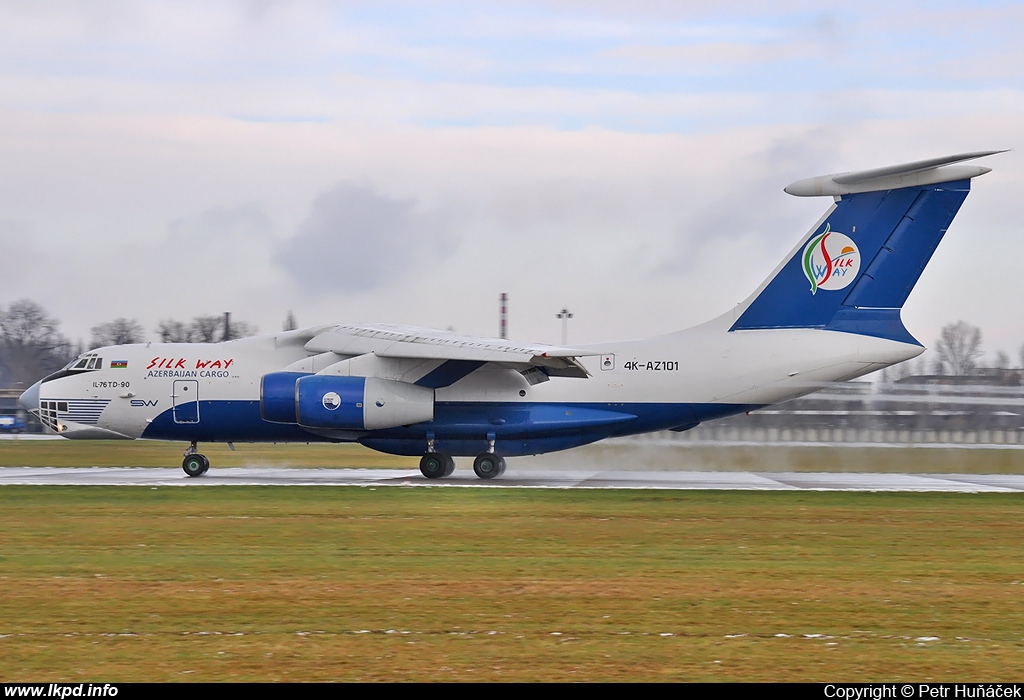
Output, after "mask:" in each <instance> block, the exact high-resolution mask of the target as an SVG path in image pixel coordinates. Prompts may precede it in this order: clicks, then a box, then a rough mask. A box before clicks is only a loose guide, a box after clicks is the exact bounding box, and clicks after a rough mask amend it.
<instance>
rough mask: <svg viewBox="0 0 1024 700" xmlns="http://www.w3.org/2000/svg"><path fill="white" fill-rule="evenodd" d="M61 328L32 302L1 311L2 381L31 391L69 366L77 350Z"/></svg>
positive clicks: (0, 357) (0, 366)
mask: <svg viewBox="0 0 1024 700" xmlns="http://www.w3.org/2000/svg"><path fill="white" fill-rule="evenodd" d="M59 326H60V323H59V322H58V321H57V320H55V319H52V318H50V317H49V316H47V315H46V311H44V310H43V307H42V306H40V305H39V304H37V303H36V302H34V301H31V300H29V299H21V300H20V301H16V302H14V303H12V304H11V305H10V307H9V308H7V309H6V310H5V309H3V308H0V381H2V382H3V383H4V384H6V385H9V386H14V387H28V386H29V385H31V384H32V383H34V382H35V381H36V380H37V379H42V378H43V377H45V376H46V375H47V374H50V373H51V372H54V371H56V370H58V369H60V368H61V367H63V366H64V365H65V364H67V362H68V361H69V360H71V359H72V358H73V357H74V350H73V348H72V347H71V343H70V342H69V341H68V339H67V338H65V337H64V336H63V335H61V333H60V332H59V331H58V327H59Z"/></svg>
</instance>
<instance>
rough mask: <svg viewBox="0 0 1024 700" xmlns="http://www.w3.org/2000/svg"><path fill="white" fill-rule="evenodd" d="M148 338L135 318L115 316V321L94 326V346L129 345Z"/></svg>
mask: <svg viewBox="0 0 1024 700" xmlns="http://www.w3.org/2000/svg"><path fill="white" fill-rule="evenodd" d="M145 339H146V332H145V331H144V330H143V329H142V325H141V324H140V323H139V322H138V321H136V320H135V319H134V318H115V319H114V320H113V321H109V322H107V323H101V324H100V325H98V326H93V327H92V347H94V348H99V347H104V346H106V345H129V344H131V343H141V342H143V341H144V340H145Z"/></svg>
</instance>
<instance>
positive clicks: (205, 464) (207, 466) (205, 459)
mask: <svg viewBox="0 0 1024 700" xmlns="http://www.w3.org/2000/svg"><path fill="white" fill-rule="evenodd" d="M199 456H200V457H202V458H203V474H205V473H206V472H208V471H210V459H209V458H208V457H207V456H206V455H199Z"/></svg>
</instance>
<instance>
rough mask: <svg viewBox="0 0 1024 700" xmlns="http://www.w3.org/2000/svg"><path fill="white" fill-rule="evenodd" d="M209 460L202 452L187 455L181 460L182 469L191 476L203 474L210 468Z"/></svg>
mask: <svg viewBox="0 0 1024 700" xmlns="http://www.w3.org/2000/svg"><path fill="white" fill-rule="evenodd" d="M209 464H210V463H209V462H208V461H207V460H206V457H204V456H203V455H201V454H194V455H186V457H185V459H183V460H182V461H181V468H182V470H183V471H184V472H185V473H186V474H188V475H189V476H191V477H196V476H202V475H203V473H204V472H205V471H206V470H207V469H209Z"/></svg>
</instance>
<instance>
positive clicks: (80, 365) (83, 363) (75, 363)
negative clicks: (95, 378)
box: [62, 352, 103, 372]
mask: <svg viewBox="0 0 1024 700" xmlns="http://www.w3.org/2000/svg"><path fill="white" fill-rule="evenodd" d="M102 367H103V358H102V357H100V356H99V355H97V354H96V353H94V352H87V353H86V354H84V355H81V356H79V357H77V358H75V359H74V360H72V361H71V362H69V363H68V364H67V365H66V366H65V367H64V369H63V370H62V371H66V372H89V371H92V370H96V369H102Z"/></svg>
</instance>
